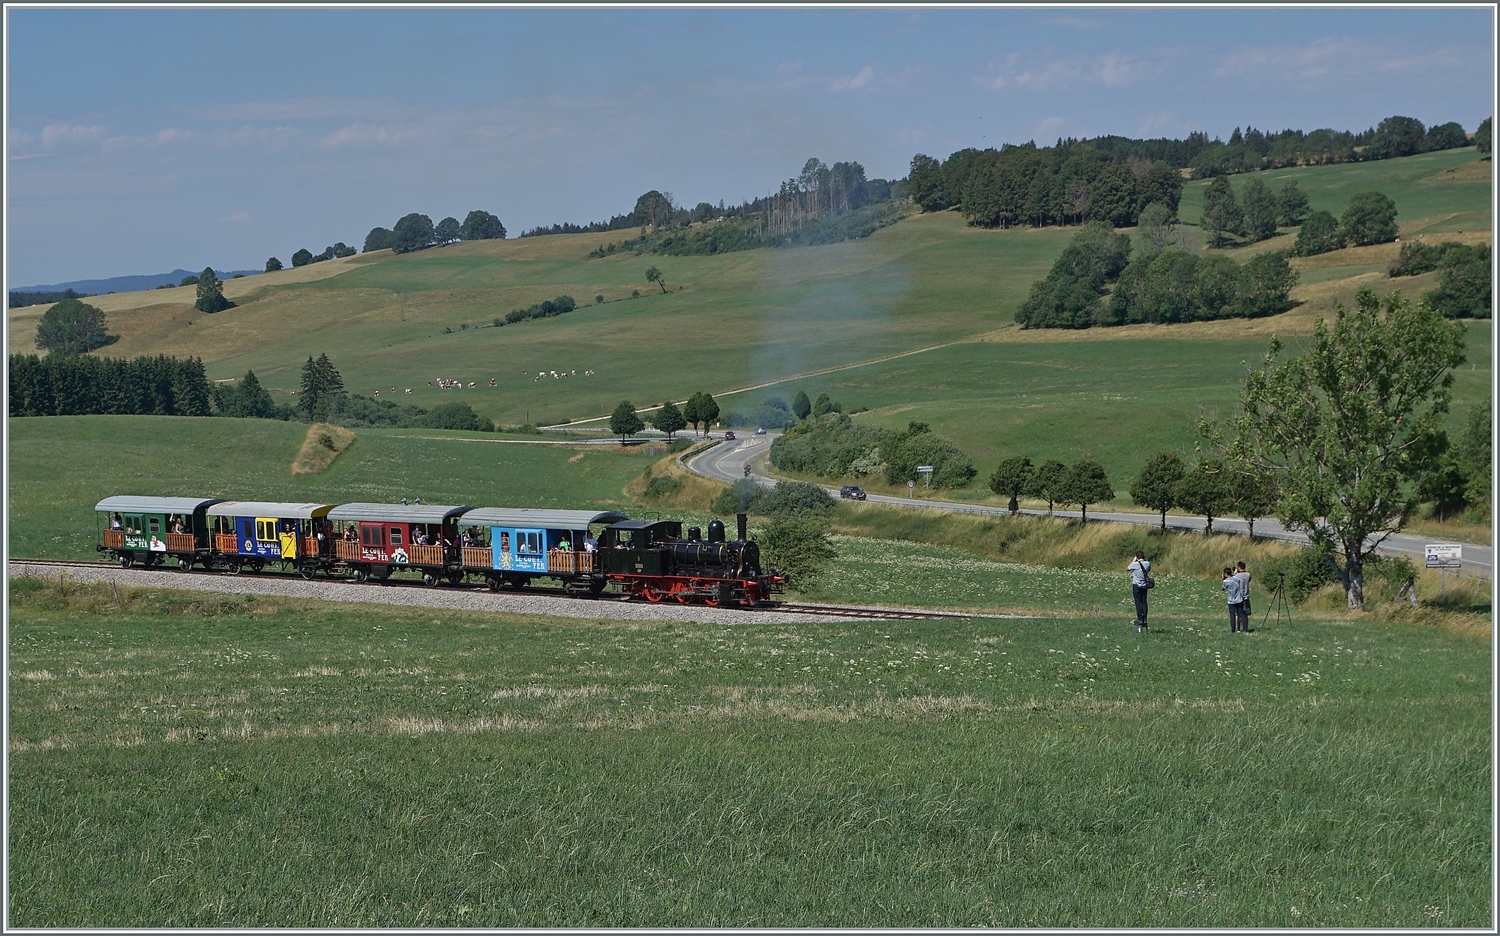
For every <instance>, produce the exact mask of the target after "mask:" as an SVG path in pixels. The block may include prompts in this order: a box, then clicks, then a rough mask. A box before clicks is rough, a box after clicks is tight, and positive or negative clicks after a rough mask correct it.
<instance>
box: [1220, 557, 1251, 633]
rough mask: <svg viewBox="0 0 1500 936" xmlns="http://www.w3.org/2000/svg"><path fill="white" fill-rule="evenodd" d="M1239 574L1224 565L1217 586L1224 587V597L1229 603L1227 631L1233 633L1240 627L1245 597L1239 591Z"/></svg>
mask: <svg viewBox="0 0 1500 936" xmlns="http://www.w3.org/2000/svg"><path fill="white" fill-rule="evenodd" d="M1240 586H1241V583H1240V579H1239V576H1237V575H1235V574H1234V570H1233V569H1231V568H1229V567H1228V566H1225V567H1224V581H1223V584H1221V585H1220V586H1219V587H1220V588H1222V589H1224V596H1225V599H1226V600H1227V601H1228V603H1229V632H1230V633H1231V634H1233V633H1234V632H1235V631H1238V630H1239V629H1240V613H1241V612H1242V611H1243V610H1244V605H1245V598H1244V595H1243V593H1242V592H1241V591H1240Z"/></svg>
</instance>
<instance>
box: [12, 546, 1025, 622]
mask: <svg viewBox="0 0 1500 936" xmlns="http://www.w3.org/2000/svg"><path fill="white" fill-rule="evenodd" d="M9 561H10V563H11V564H13V565H27V566H41V567H43V568H55V569H58V570H59V571H61V570H66V569H89V570H101V569H110V570H119V569H120V567H119V566H118V565H116V564H115V563H112V562H87V561H82V560H67V559H23V558H19V557H11V559H10V560H9ZM120 571H127V572H163V573H165V572H170V573H172V575H174V576H183V577H187V576H190V575H191V576H205V575H206V576H215V577H219V578H224V579H236V578H239V579H266V580H270V581H297V582H301V581H304V580H303V579H302V578H301V577H300V576H298V575H296V574H295V573H292V572H278V571H261V572H255V571H253V570H250V569H242V570H241V571H240V572H238V573H230V572H226V571H224V570H222V569H205V568H203V567H201V566H194V567H193V568H192V569H191V570H190V571H186V572H184V571H181V570H180V569H178V568H177V567H176V566H165V565H163V566H141V565H136V566H132V567H131V568H130V569H123V570H120ZM323 580H324V581H330V580H331V581H336V582H340V583H343V584H354V583H353V581H352V580H350V579H345V578H342V577H335V578H331V579H323ZM361 587H373V588H382V589H385V588H402V589H416V590H419V591H423V592H434V591H440V592H449V593H452V592H472V593H477V594H490V590H489V588H488V587H487V586H485V585H477V584H472V583H462V584H458V585H448V584H445V585H438V586H430V585H424V584H423V583H422V582H420V581H417V580H415V579H398V578H395V577H391V578H388V579H385V580H384V581H381V580H377V579H371V580H369V581H368V582H366V583H364V585H363V586H361ZM505 593H507V594H513V595H528V594H529V595H538V596H547V597H554V598H562V597H567V598H573V599H576V600H579V601H601V602H627V603H630V604H633V605H637V606H642V607H649V604H648V603H647V602H643V601H637V600H635V599H632V598H629V597H626V596H623V595H620V594H618V593H615V594H609V593H606V594H602V595H594V594H589V593H587V592H584V593H581V594H580V593H578V592H570V591H568V590H567V589H564V588H556V587H537V586H528V587H527V588H525V589H521V590H519V591H517V590H512V589H507V590H506V591H505ZM665 604H666V606H667V607H673V605H672V604H671V603H665ZM725 610H731V611H746V610H750V609H747V608H743V607H728V608H725ZM754 610H757V611H779V612H783V613H788V614H799V615H801V614H805V615H809V616H817V617H833V618H850V619H856V620H871V621H922V620H942V619H949V618H971V619H972V618H999V617H1013V616H1014V615H1000V614H965V613H963V612H958V611H927V610H923V609H920V608H879V607H861V606H858V605H826V604H815V603H805V602H787V601H763V602H761V603H760V604H759V605H756V607H755V609H754Z"/></svg>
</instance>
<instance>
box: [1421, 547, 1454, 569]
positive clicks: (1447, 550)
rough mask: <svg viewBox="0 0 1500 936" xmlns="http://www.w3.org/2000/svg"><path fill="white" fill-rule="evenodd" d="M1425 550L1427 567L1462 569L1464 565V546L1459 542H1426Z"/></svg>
mask: <svg viewBox="0 0 1500 936" xmlns="http://www.w3.org/2000/svg"><path fill="white" fill-rule="evenodd" d="M1425 552H1426V555H1427V568H1429V569H1462V568H1463V567H1464V562H1463V559H1464V548H1463V546H1462V545H1460V544H1459V543H1428V544H1427V549H1426V550H1425Z"/></svg>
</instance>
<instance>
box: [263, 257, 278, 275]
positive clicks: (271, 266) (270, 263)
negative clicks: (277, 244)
mask: <svg viewBox="0 0 1500 936" xmlns="http://www.w3.org/2000/svg"><path fill="white" fill-rule="evenodd" d="M279 269H281V261H280V260H277V259H276V258H275V257H272V258H271V259H269V260H267V261H266V272H267V273H275V272H276V271H277V270H279Z"/></svg>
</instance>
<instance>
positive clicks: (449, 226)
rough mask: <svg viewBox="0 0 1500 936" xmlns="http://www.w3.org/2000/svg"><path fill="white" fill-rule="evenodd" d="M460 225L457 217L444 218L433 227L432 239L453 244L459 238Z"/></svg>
mask: <svg viewBox="0 0 1500 936" xmlns="http://www.w3.org/2000/svg"><path fill="white" fill-rule="evenodd" d="M458 237H459V226H458V219H457V218H444V219H443V220H441V221H439V222H438V223H437V227H435V228H433V229H432V239H433V240H434V241H435V242H437V243H439V244H451V243H453V242H454V241H456V240H458Z"/></svg>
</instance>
